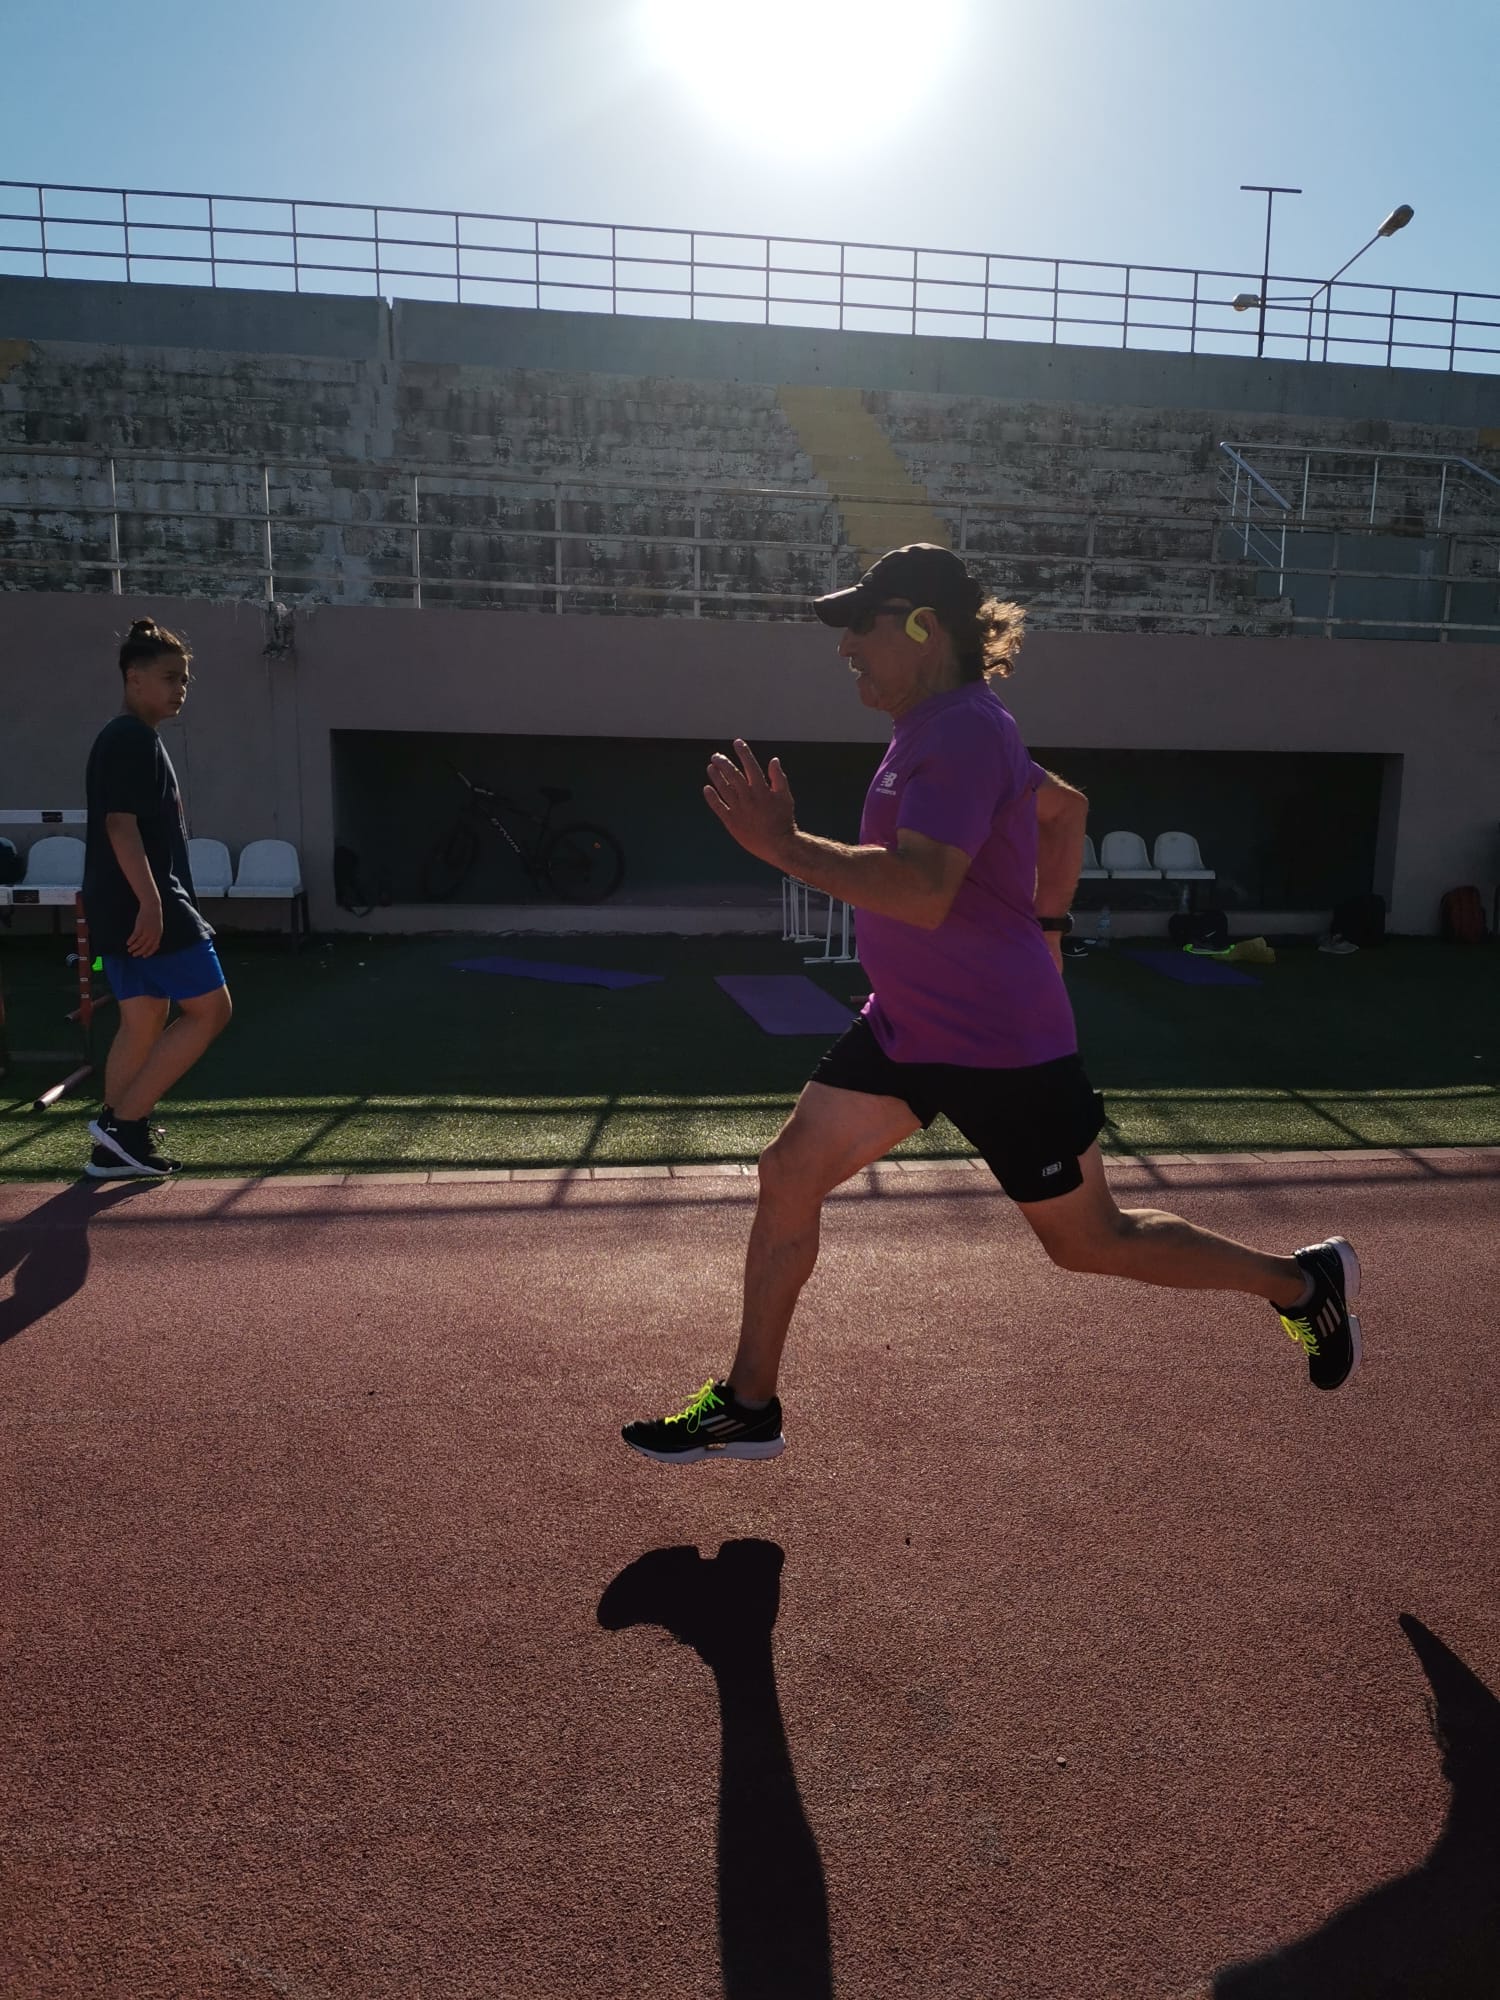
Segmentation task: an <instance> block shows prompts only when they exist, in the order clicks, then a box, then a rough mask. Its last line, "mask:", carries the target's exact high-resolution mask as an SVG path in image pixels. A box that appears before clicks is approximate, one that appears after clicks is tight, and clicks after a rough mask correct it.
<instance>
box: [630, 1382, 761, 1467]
mask: <svg viewBox="0 0 1500 2000" xmlns="http://www.w3.org/2000/svg"><path fill="white" fill-rule="evenodd" d="M620 1436H621V1437H622V1438H624V1440H625V1442H626V1444H628V1445H629V1446H630V1448H631V1450H632V1451H638V1452H640V1453H641V1455H642V1457H644V1458H654V1459H655V1460H656V1461H657V1463H658V1464H659V1465H693V1464H695V1463H696V1462H697V1461H698V1460H699V1459H700V1458H780V1456H781V1454H782V1453H783V1452H784V1451H785V1450H786V1439H785V1438H784V1437H783V1436H782V1435H781V1405H780V1403H779V1402H778V1401H777V1400H776V1398H775V1397H774V1396H773V1397H772V1398H771V1400H770V1402H769V1403H768V1404H767V1406H766V1407H765V1409H763V1410H747V1409H744V1408H743V1407H742V1406H741V1405H740V1404H739V1403H738V1402H736V1401H735V1396H734V1391H733V1390H732V1389H731V1388H730V1386H729V1384H728V1383H727V1382H705V1383H704V1385H703V1387H702V1388H701V1389H700V1390H699V1391H698V1393H697V1395H696V1396H694V1398H693V1400H692V1401H691V1402H690V1403H689V1404H688V1406H687V1408H686V1409H685V1410H679V1411H678V1412H677V1414H676V1415H675V1416H671V1417H657V1418H653V1419H650V1420H648V1421H646V1422H643V1423H638V1424H626V1425H624V1427H623V1428H622V1429H621V1431H620Z"/></svg>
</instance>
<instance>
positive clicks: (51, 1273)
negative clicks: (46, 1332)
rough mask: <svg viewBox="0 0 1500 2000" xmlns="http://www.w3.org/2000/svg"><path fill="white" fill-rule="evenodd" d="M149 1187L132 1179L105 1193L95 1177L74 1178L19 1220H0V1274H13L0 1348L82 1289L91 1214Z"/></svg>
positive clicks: (1, 1312) (2, 1306)
mask: <svg viewBox="0 0 1500 2000" xmlns="http://www.w3.org/2000/svg"><path fill="white" fill-rule="evenodd" d="M155 1186H156V1183H155V1182H152V1181H136V1182H134V1183H132V1184H131V1185H130V1186H129V1187H118V1186H117V1187H112V1188H109V1189H108V1190H107V1191H106V1190H104V1189H102V1188H101V1187H100V1185H99V1183H98V1182H97V1181H91V1180H77V1181H74V1182H73V1184H72V1185H71V1187H65V1188H64V1189H63V1190H62V1192H61V1193H60V1194H55V1195H53V1196H52V1198H51V1200H50V1201H44V1202H42V1203H41V1204H40V1205H39V1206H38V1207H36V1208H34V1209H33V1210H32V1211H31V1213H30V1214H29V1215H27V1216H24V1217H23V1218H22V1219H21V1220H20V1221H19V1222H6V1223H0V1278H3V1277H5V1276H6V1275H7V1274H8V1273H9V1272H11V1271H14V1272H15V1274H16V1276H15V1284H14V1287H13V1289H12V1291H11V1294H10V1297H9V1298H0V1347H3V1346H4V1345H5V1343H6V1341H7V1340H13V1339H14V1338H15V1336H16V1335H17V1334H18V1333H24V1332H25V1331H26V1329H27V1327H29V1326H35V1325H36V1323H37V1321H38V1320H41V1319H45V1318H46V1317H47V1315H48V1313H50V1312H55V1311H56V1310H57V1308H58V1307H59V1306H60V1305H65V1304H66V1303H67V1301H68V1300H69V1299H70V1298H72V1297H73V1295H74V1293H75V1292H81V1291H82V1290H83V1287H84V1284H85V1282H86V1281H87V1278H88V1274H89V1233H88V1232H89V1224H90V1223H91V1222H92V1221H93V1220H94V1218H95V1216H97V1215H101V1214H102V1213H103V1212H104V1211H105V1210H106V1209H110V1208H118V1207H119V1205H120V1203H121V1202H123V1201H129V1200H130V1199H131V1197H132V1196H136V1195H141V1194H144V1193H147V1192H149V1191H150V1190H151V1189H152V1188H154V1187H155Z"/></svg>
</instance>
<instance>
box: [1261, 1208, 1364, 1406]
mask: <svg viewBox="0 0 1500 2000" xmlns="http://www.w3.org/2000/svg"><path fill="white" fill-rule="evenodd" d="M1292 1255H1293V1256H1294V1257H1295V1258H1296V1260H1297V1262H1298V1263H1299V1264H1300V1265H1301V1266H1302V1268H1303V1270H1304V1271H1306V1273H1307V1275H1308V1277H1310V1278H1311V1279H1312V1281H1313V1287H1314V1289H1313V1295H1312V1297H1311V1298H1310V1299H1309V1300H1308V1302H1307V1304H1306V1305H1305V1306H1299V1307H1298V1308H1297V1310H1296V1311H1295V1312H1282V1311H1281V1309H1280V1307H1279V1306H1278V1307H1277V1314H1278V1317H1279V1318H1280V1320H1281V1324H1282V1325H1283V1326H1284V1327H1285V1329H1286V1331H1287V1332H1288V1333H1289V1334H1290V1335H1291V1337H1292V1339H1293V1340H1295V1341H1296V1343H1297V1345H1298V1346H1299V1347H1300V1348H1301V1349H1302V1351H1303V1353H1304V1354H1305V1355H1306V1356H1307V1373H1308V1377H1309V1379H1310V1381H1311V1382H1312V1385H1313V1387H1314V1388H1315V1389H1341V1388H1342V1387H1343V1386H1344V1384H1345V1383H1346V1382H1347V1381H1348V1379H1349V1377H1350V1376H1351V1375H1352V1374H1353V1373H1354V1371H1355V1369H1356V1368H1357V1367H1358V1366H1359V1363H1360V1356H1361V1352H1362V1344H1361V1341H1360V1331H1359V1320H1358V1319H1357V1317H1356V1316H1355V1313H1354V1310H1353V1308H1354V1307H1355V1305H1357V1304H1358V1302H1359V1259H1358V1258H1357V1257H1356V1256H1355V1254H1354V1251H1353V1249H1352V1247H1351V1246H1350V1244H1349V1243H1347V1242H1346V1241H1345V1239H1344V1238H1343V1237H1342V1236H1330V1237H1329V1239H1328V1241H1327V1242H1326V1243H1314V1244H1312V1245H1310V1247H1309V1248H1308V1249H1306V1250H1294V1251H1293V1252H1292Z"/></svg>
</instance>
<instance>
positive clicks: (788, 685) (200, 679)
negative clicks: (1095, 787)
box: [0, 592, 1500, 932]
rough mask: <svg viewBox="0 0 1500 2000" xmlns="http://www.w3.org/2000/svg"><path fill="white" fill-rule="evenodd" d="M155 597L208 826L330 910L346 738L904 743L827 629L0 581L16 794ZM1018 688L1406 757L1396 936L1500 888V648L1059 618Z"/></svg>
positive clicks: (1396, 796)
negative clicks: (275, 862) (337, 752)
mask: <svg viewBox="0 0 1500 2000" xmlns="http://www.w3.org/2000/svg"><path fill="white" fill-rule="evenodd" d="M146 611H150V612H151V613H152V614H153V615H154V616H156V617H157V618H158V619H160V620H162V621H163V622H164V623H166V624H167V625H169V626H172V627H174V628H175V629H179V630H182V631H184V632H185V633H186V634H187V636H188V637H189V638H190V639H191V641H192V643H193V645H194V647H195V649H196V654H197V658H196V662H195V675H196V677H197V685H196V687H195V689H194V692H193V694H192V697H191V700H190V703H189V707H188V710H187V713H186V715H185V716H184V718H183V719H182V721H181V722H180V723H178V724H176V725H173V726H172V729H171V731H170V732H169V733H168V737H167V740H168V742H169V745H170V747H171V748H172V753H173V756H174V759H175V760H176V761H177V764H178V768H179V772H180V774H181V777H182V779H183V783H184V788H185V790H186V793H187V798H188V805H189V810H190V815H191V820H192V825H193V829H194V831H195V832H198V833H202V834H210V835H214V836H217V837H218V838H221V839H225V840H227V841H228V842H229V844H230V846H231V848H232V849H233V850H236V851H237V850H238V848H239V847H240V846H242V845H243V844H244V842H246V841H247V840H251V839H255V838H257V837H260V836H264V835H277V836H280V837H283V838H286V839H290V840H293V841H294V842H296V843H297V844H298V846H299V847H300V848H301V850H302V853H303V855H304V861H305V868H306V872H307V876H308V880H309V882H310V885H311V888H312V893H313V915H314V920H315V921H322V922H327V921H329V920H330V919H331V917H332V914H333V908H334V905H333V900H332V861H331V856H332V845H333V838H334V824H335V821H334V796H333V742H332V737H333V732H334V731H336V730H337V731H343V730H360V731H369V730H386V731H430V732H453V733H459V734H462V733H477V734H480V735H486V736H495V735H526V736H548V737H552V736H563V737H566V736H573V735H577V736H588V737H601V736H606V737H616V738H618V739H620V741H621V744H622V750H623V753H624V754H627V755H628V746H629V743H630V741H631V740H632V739H662V738H672V739H678V740H683V741H695V740H703V741H714V742H723V741H726V740H727V739H729V738H730V737H732V736H734V735H736V734H738V735H744V736H746V737H748V738H750V739H751V740H752V741H754V742H756V743H758V744H760V745H763V746H765V747H766V748H767V749H772V748H774V747H776V746H777V745H778V744H779V743H787V742H797V743H829V744H834V743H852V744H867V745H868V746H869V747H870V753H871V767H872V768H873V765H874V762H875V761H876V757H877V755H878V746H879V745H881V744H883V743H884V741H885V740H886V734H887V725H886V724H885V722H884V720H883V719H882V718H881V717H879V716H878V715H874V714H871V713H870V712H868V711H866V710H864V709H863V708H861V707H860V706H859V704H858V703H857V701H856V700H855V698H854V695H853V692H852V690H851V687H850V683H849V679H848V675H847V671H846V669H845V668H844V667H843V666H842V665H841V663H840V662H839V661H838V659H837V657H836V655H835V652H834V648H833V643H832V641H831V638H830V636H829V635H828V634H827V633H825V632H823V631H822V630H821V628H819V627H816V626H813V625H802V624H798V625H766V624H755V623H749V622H745V623H726V622H720V621H689V620H685V619H684V620H661V621H647V620H641V619H624V618H571V617H566V616H564V617H557V618H540V617H531V616H527V615H526V614H524V613H516V612H500V611H484V612H467V613H466V612H456V611H442V610H433V611H424V612H421V613H402V612H398V611H395V610H380V609H375V608H358V607H351V608H325V609H320V610H318V611H315V612H313V613H311V614H300V615H299V617H298V619H297V621H296V650H295V654H294V655H293V656H292V657H289V658H284V659H268V658H267V657H266V656H265V654H264V650H263V648H264V644H265V628H264V623H263V618H262V614H261V613H260V612H259V611H258V610H256V609H254V608H252V607H249V606H230V605H206V604H202V603H193V602H181V601H173V600H170V599H162V598H156V599H152V600H150V601H147V600H144V599H139V600H138V599H131V598H106V597H92V596H77V595H67V594H61V593H43V592H14V593H6V594H0V661H3V662H4V667H3V670H0V671H3V674H4V697H3V706H0V716H3V733H0V804H4V805H9V806H44V805H62V804H71V803H75V802H77V803H81V795H82V770H83V763H84V759H85V757H86V755H87V751H88V746H89V743H90V742H91V741H92V738H93V736H94V734H95V732H96V731H97V729H98V728H99V727H100V726H101V725H102V724H103V722H104V721H106V720H107V719H108V717H109V715H110V714H111V713H113V712H114V710H115V707H116V706H117V702H118V687H119V684H118V677H117V672H116V668H115V665H114V654H115V649H116V647H117V645H118V642H119V638H120V637H121V636H122V635H123V633H124V631H125V630H126V628H127V627H128V625H129V623H130V621H131V619H132V618H135V617H137V616H140V615H142V614H143V613H144V612H146ZM1003 691H1004V694H1005V699H1006V701H1007V702H1008V704H1009V705H1010V706H1011V708H1012V709H1013V711H1014V713H1015V715H1016V717H1017V719H1018V721H1019V722H1020V724H1021V726H1022V728H1023V730H1024V731H1025V733H1026V735H1027V737H1028V740H1030V741H1031V742H1034V743H1037V744H1046V745H1055V746H1068V747H1071V748H1073V749H1075V750H1079V751H1108V750H1131V749H1134V750H1152V751H1236V752H1256V751H1259V752H1269V753H1284V754H1293V753H1297V754H1306V753H1312V752H1317V751H1320V750H1321V751H1327V752H1343V753H1364V754H1370V755H1376V756H1380V757H1382V758H1385V759H1388V760H1390V761H1389V764H1388V766H1387V770H1388V774H1389V781H1388V784H1387V789H1386V794H1385V798H1384V801H1383V807H1382V811H1383V813H1384V816H1385V820H1386V825H1385V828H1384V833H1383V847H1382V856H1383V858H1382V860H1381V861H1380V863H1379V864H1378V867H1377V881H1376V886H1377V887H1379V888H1381V889H1382V890H1383V892H1384V893H1385V894H1386V895H1387V897H1388V899H1389V901H1390V904H1391V921H1392V924H1393V926H1394V927H1395V928H1396V929H1398V930H1404V931H1412V932H1430V931H1432V930H1434V929H1435V928H1436V923H1437V904H1438V898H1439V896H1440V895H1441V894H1442V892H1443V891H1444V890H1445V889H1448V888H1451V887H1452V886H1453V885H1454V884H1456V883H1461V882H1470V881H1473V882H1477V883H1479V884H1480V885H1481V887H1482V888H1483V890H1484V892H1485V895H1486V897H1488V895H1489V893H1490V889H1491V886H1492V885H1493V883H1494V881H1495V878H1496V875H1497V873H1500V852H1497V848H1500V841H1497V800H1500V647H1495V646H1465V647H1455V646H1427V645H1417V644H1402V643H1399V642H1394V641H1387V642H1363V641H1359V640H1313V639H1308V640H1279V641H1272V640H1266V641H1262V640H1256V639H1236V640H1195V639H1184V638H1151V637H1147V636H1136V635H1129V634H1122V635H1108V636H1106V635H1085V634H1071V633H1062V632H1041V633H1037V634H1036V635H1034V637H1033V638H1032V639H1031V640H1030V641H1029V642H1028V645H1027V649H1026V653H1025V657H1024V663H1023V666H1022V668H1021V671H1020V672H1019V674H1018V675H1017V677H1016V678H1015V679H1014V681H1012V682H1010V683H1007V684H1005V687H1004V690H1003ZM1308 768H1309V772H1310V776H1309V782H1310V783H1316V769H1315V765H1313V766H1309V767H1308ZM814 830H817V829H814ZM1101 830H1103V829H1101ZM1141 830H1142V831H1143V832H1146V833H1148V834H1150V833H1153V832H1155V831H1159V830H1160V829H1158V828H1143V829H1141Z"/></svg>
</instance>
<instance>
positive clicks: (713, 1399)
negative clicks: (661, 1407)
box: [666, 1382, 724, 1431]
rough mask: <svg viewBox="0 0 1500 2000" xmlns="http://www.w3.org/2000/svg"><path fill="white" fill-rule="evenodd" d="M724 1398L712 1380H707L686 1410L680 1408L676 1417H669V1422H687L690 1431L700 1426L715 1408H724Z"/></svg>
mask: <svg viewBox="0 0 1500 2000" xmlns="http://www.w3.org/2000/svg"><path fill="white" fill-rule="evenodd" d="M723 1407H724V1399H723V1397H722V1396H721V1395H720V1394H719V1392H718V1391H717V1389H715V1387H714V1385H713V1383H712V1382H705V1383H704V1385H703V1387H702V1388H701V1389H700V1390H699V1391H698V1393H697V1395H696V1396H694V1398H693V1400H692V1402H690V1403H689V1404H688V1406H687V1408H686V1409H685V1410H679V1411H678V1412H677V1414H676V1416H675V1417H668V1418H667V1419H666V1421H667V1422H668V1423H669V1424H686V1425H687V1427H688V1429H689V1430H690V1431H695V1430H697V1428H698V1425H699V1423H700V1422H701V1421H702V1419H703V1418H704V1417H706V1416H708V1415H709V1414H710V1413H711V1412H712V1411H714V1410H722V1409H723Z"/></svg>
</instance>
